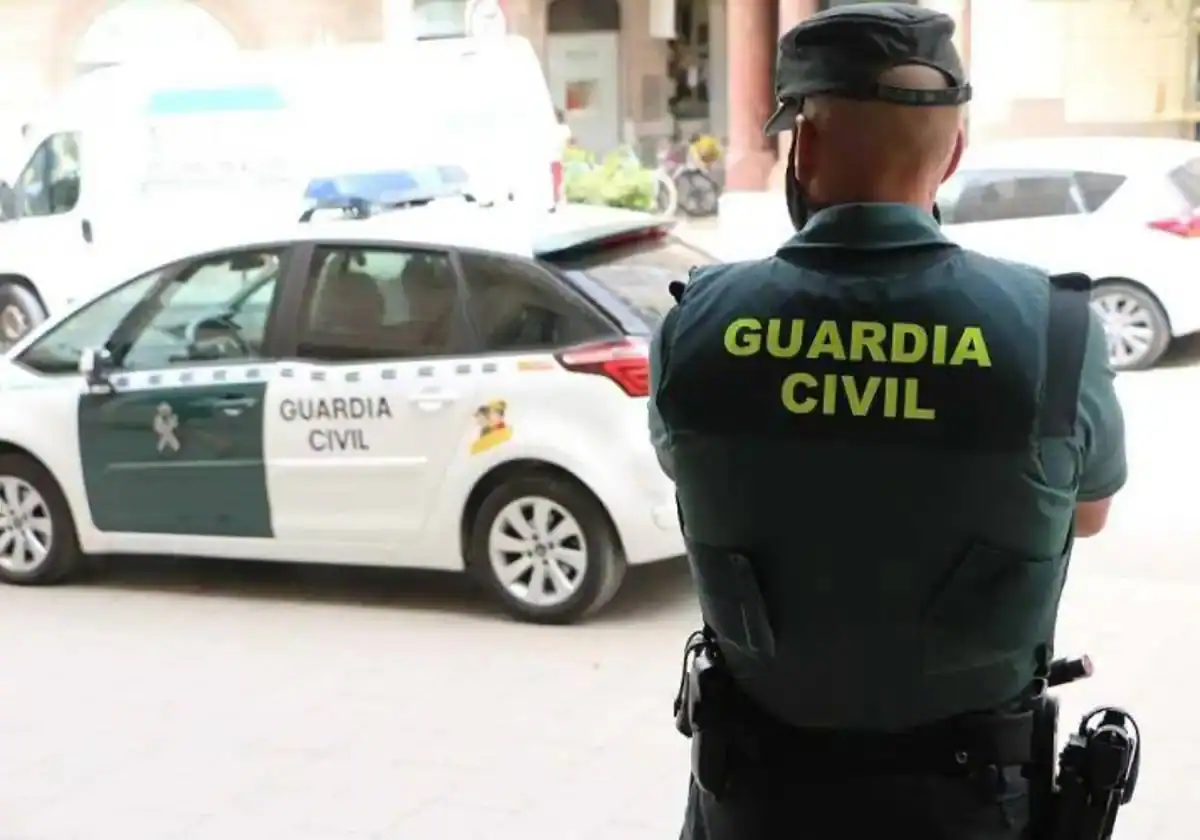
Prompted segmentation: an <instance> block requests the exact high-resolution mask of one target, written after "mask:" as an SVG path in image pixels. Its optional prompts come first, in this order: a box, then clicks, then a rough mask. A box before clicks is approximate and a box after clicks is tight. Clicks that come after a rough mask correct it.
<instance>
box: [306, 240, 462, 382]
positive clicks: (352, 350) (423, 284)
mask: <svg viewBox="0 0 1200 840" xmlns="http://www.w3.org/2000/svg"><path fill="white" fill-rule="evenodd" d="M459 316H460V307H459V285H458V278H457V275H456V273H455V270H454V265H453V263H452V262H451V260H450V255H449V254H447V253H445V252H440V251H421V250H416V249H406V248H369V247H368V248H362V247H350V246H346V247H343V246H321V247H318V248H316V249H315V251H314V253H313V260H312V264H311V267H310V271H309V283H308V287H307V288H306V290H305V295H304V303H303V310H302V316H301V326H300V331H299V336H298V345H299V346H298V351H299V354H300V356H301V357H303V358H310V359H321V360H326V361H360V360H376V359H410V358H420V357H424V356H441V355H448V354H452V353H455V352H461V351H462V350H463V349H464V347H463V344H462V329H461V320H460V317H459Z"/></svg>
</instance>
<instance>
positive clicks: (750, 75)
mask: <svg viewBox="0 0 1200 840" xmlns="http://www.w3.org/2000/svg"><path fill="white" fill-rule="evenodd" d="M725 14H726V23H725V26H726V39H727V40H726V43H727V44H728V47H727V49H728V62H729V90H728V94H727V95H728V101H729V148H728V152H727V155H728V156H727V158H726V170H725V188H726V190H727V191H728V192H734V193H736V192H746V191H759V190H763V189H766V186H767V176H768V175H769V174H770V171H771V167H772V166H773V165H774V163H775V152H774V148H773V146H772V145H771V144H770V143H769V142H768V141H767V140H766V139H765V138H764V137H763V133H762V129H763V124H764V123H765V122H766V121H767V117H769V116H770V115H771V110H772V108H773V105H774V103H773V102H772V96H771V82H770V79H771V68H772V66H773V65H774V61H775V59H774V55H775V43H776V38H775V25H774V24H775V15H774V14H773V11H772V9H771V6H770V2H769V0H727V2H726V4H725Z"/></svg>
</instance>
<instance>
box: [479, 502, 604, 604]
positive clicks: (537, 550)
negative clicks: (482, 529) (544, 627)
mask: <svg viewBox="0 0 1200 840" xmlns="http://www.w3.org/2000/svg"><path fill="white" fill-rule="evenodd" d="M487 548H488V561H489V562H490V564H491V568H492V574H493V575H495V576H496V580H498V581H499V582H500V585H501V586H503V587H504V589H505V591H506V592H508V594H509V595H511V596H512V597H513V598H515V599H517V600H518V601H521V602H522V603H525V604H528V605H529V606H531V607H555V606H559V605H561V604H563V603H565V602H566V601H568V600H569V599H570V598H571V597H572V596H573V595H575V593H576V592H578V591H579V587H580V586H582V585H583V581H584V578H585V577H586V575H587V569H588V550H587V539H586V537H585V536H584V533H583V526H581V525H580V524H579V520H577V519H576V518H575V517H574V515H572V514H571V512H570V511H569V510H567V509H566V508H565V507H563V506H562V505H560V504H559V503H558V502H555V501H552V500H550V499H547V498H544V497H541V496H525V497H523V498H520V499H517V500H515V501H512V502H510V503H509V504H507V505H505V506H504V508H503V509H502V510H501V511H500V512H499V513H498V514H497V515H496V518H495V519H494V520H493V521H492V527H491V529H490V531H489V532H488V542H487Z"/></svg>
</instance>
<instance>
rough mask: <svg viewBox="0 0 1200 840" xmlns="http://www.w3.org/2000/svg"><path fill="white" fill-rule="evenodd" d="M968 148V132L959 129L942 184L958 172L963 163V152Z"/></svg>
mask: <svg viewBox="0 0 1200 840" xmlns="http://www.w3.org/2000/svg"><path fill="white" fill-rule="evenodd" d="M966 148H967V132H966V129H964V128H962V127H961V126H960V127H959V129H958V135H957V136H956V137H955V138H954V151H953V152H951V153H950V165H949V166H947V167H946V171H945V173H943V175H942V183H943V184H944V183H946V182H947V181H949V180H950V178H951V176H953V175H954V173H955V172H957V171H958V165H959V164H960V163H962V156H963V152H964V151H965V150H966Z"/></svg>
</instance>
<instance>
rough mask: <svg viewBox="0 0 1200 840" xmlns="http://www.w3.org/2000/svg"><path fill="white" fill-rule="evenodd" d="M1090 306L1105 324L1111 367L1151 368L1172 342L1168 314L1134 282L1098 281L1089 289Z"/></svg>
mask: <svg viewBox="0 0 1200 840" xmlns="http://www.w3.org/2000/svg"><path fill="white" fill-rule="evenodd" d="M1092 308H1093V309H1094V310H1095V311H1096V314H1097V315H1099V316H1100V321H1101V323H1103V324H1104V335H1105V338H1107V340H1108V361H1109V364H1111V365H1112V367H1113V369H1114V370H1145V369H1147V368H1151V367H1153V366H1154V365H1155V363H1156V362H1158V360H1159V359H1160V358H1162V355H1163V353H1165V352H1166V351H1167V347H1169V346H1170V344H1171V324H1170V321H1168V320H1167V313H1166V312H1164V311H1163V308H1162V306H1161V305H1160V304H1159V302H1158V301H1157V300H1156V299H1155V298H1154V296H1153V295H1152V294H1150V293H1149V292H1148V291H1146V290H1145V289H1143V288H1142V287H1141V286H1139V285H1137V284H1136V283H1131V282H1129V281H1127V280H1103V281H1101V282H1100V283H1098V284H1097V285H1096V288H1095V289H1094V290H1093V292H1092Z"/></svg>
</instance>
